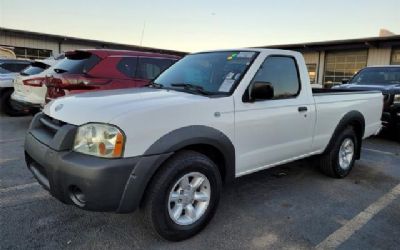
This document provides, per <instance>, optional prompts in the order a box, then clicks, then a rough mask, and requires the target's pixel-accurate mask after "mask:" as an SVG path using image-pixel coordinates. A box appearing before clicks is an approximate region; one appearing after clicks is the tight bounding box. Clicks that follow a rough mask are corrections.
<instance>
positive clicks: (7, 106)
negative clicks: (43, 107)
mask: <svg viewBox="0 0 400 250" xmlns="http://www.w3.org/2000/svg"><path fill="white" fill-rule="evenodd" d="M13 92H14V89H12V88H10V89H6V90H5V91H3V93H2V94H1V100H0V101H1V111H2V112H3V113H4V114H7V115H9V116H24V115H28V114H29V113H28V112H26V111H23V110H17V109H15V108H14V107H13V106H12V105H11V102H10V100H11V94H12V93H13Z"/></svg>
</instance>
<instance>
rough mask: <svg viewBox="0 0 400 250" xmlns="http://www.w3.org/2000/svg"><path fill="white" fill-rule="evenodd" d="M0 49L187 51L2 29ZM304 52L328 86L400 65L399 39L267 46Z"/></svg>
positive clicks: (43, 53)
mask: <svg viewBox="0 0 400 250" xmlns="http://www.w3.org/2000/svg"><path fill="white" fill-rule="evenodd" d="M0 46H3V47H8V48H11V49H13V50H14V52H15V54H16V55H17V57H19V58H31V59H35V58H45V57H48V56H50V55H56V54H59V53H62V52H65V51H68V50H73V49H88V48H110V49H127V50H139V51H150V52H162V53H170V54H178V55H183V54H185V53H184V52H180V51H173V50H163V49H157V48H149V47H142V46H135V45H129V44H119V43H111V42H105V41H98V40H88V39H81V38H76V37H67V36H59V35H49V34H43V33H37V32H30V31H22V30H13V29H6V28H1V27H0ZM265 48H281V49H291V50H297V51H300V52H302V53H303V55H304V58H305V60H306V63H307V67H308V70H309V74H310V78H311V81H312V82H313V83H319V84H324V85H329V84H333V83H339V82H341V81H342V79H345V78H350V77H351V76H352V75H353V74H354V73H356V72H357V71H358V70H360V69H361V68H363V67H365V66H371V65H387V64H400V36H396V35H393V36H384V37H370V38H361V39H351V40H336V41H326V42H313V43H301V44H288V45H275V46H265Z"/></svg>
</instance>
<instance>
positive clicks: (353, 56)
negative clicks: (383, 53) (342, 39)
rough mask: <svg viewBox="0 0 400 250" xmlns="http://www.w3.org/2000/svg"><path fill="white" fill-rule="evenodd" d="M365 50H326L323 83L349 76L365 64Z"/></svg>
mask: <svg viewBox="0 0 400 250" xmlns="http://www.w3.org/2000/svg"><path fill="white" fill-rule="evenodd" d="M367 57H368V51H367V50H358V51H341V52H327V53H326V57H325V72H324V83H325V84H328V85H331V84H337V83H341V82H342V80H343V79H349V78H351V77H352V76H353V75H354V74H355V73H357V72H358V71H359V70H360V69H362V68H364V67H365V66H367Z"/></svg>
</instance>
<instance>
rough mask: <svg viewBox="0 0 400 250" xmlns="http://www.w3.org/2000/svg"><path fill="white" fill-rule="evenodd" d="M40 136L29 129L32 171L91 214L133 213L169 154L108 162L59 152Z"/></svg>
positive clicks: (28, 160) (28, 158)
mask: <svg viewBox="0 0 400 250" xmlns="http://www.w3.org/2000/svg"><path fill="white" fill-rule="evenodd" d="M37 117H38V116H35V118H37ZM35 120H36V121H37V119H34V121H32V123H34V122H35ZM31 127H32V125H31ZM39 132H40V131H39ZM38 135H40V133H38V131H37V130H35V129H32V128H30V130H29V131H28V133H27V135H26V138H25V159H26V163H27V166H28V168H29V170H31V172H32V173H33V175H34V176H35V177H36V179H37V180H38V182H39V183H40V184H41V185H42V186H43V187H44V188H45V189H47V190H48V191H49V192H50V193H51V195H53V196H54V197H56V198H57V199H58V200H60V201H62V202H63V203H66V204H74V205H76V206H78V207H80V208H82V209H86V210H92V211H115V212H119V213H125V212H132V211H134V210H135V209H136V208H137V207H138V206H139V204H140V202H141V200H142V196H143V193H144V191H145V189H146V186H147V184H148V182H149V180H150V179H151V177H152V175H153V174H154V173H155V171H156V169H157V168H158V166H160V165H161V164H162V162H163V161H164V160H165V159H166V158H167V157H169V155H170V154H162V155H152V156H141V157H132V158H121V159H105V158H99V157H94V156H89V155H84V154H80V153H76V152H74V151H71V150H65V149H63V150H56V149H54V147H51V146H48V145H46V144H44V143H43V142H41V141H40V140H39V139H38V138H37V137H39V136H38ZM66 135H68V133H66ZM68 136H71V134H69V135H68ZM58 137H59V136H58ZM42 138H44V137H42ZM54 138H55V139H57V134H56V136H55V137H54ZM55 139H54V140H55ZM68 141H70V139H69V140H68ZM56 144H57V143H55V142H53V143H52V145H56ZM59 144H60V145H63V143H59Z"/></svg>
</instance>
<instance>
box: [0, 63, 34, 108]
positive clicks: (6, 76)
mask: <svg viewBox="0 0 400 250" xmlns="http://www.w3.org/2000/svg"><path fill="white" fill-rule="evenodd" d="M30 64H31V62H30V61H28V60H20V59H0V107H1V111H2V112H3V113H6V114H14V115H16V112H17V111H15V110H13V108H12V107H11V103H10V97H11V94H12V92H13V91H14V87H13V85H14V81H15V78H16V77H17V75H18V74H19V72H21V71H22V70H24V69H25V68H26V67H28V66H29V65H30Z"/></svg>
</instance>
